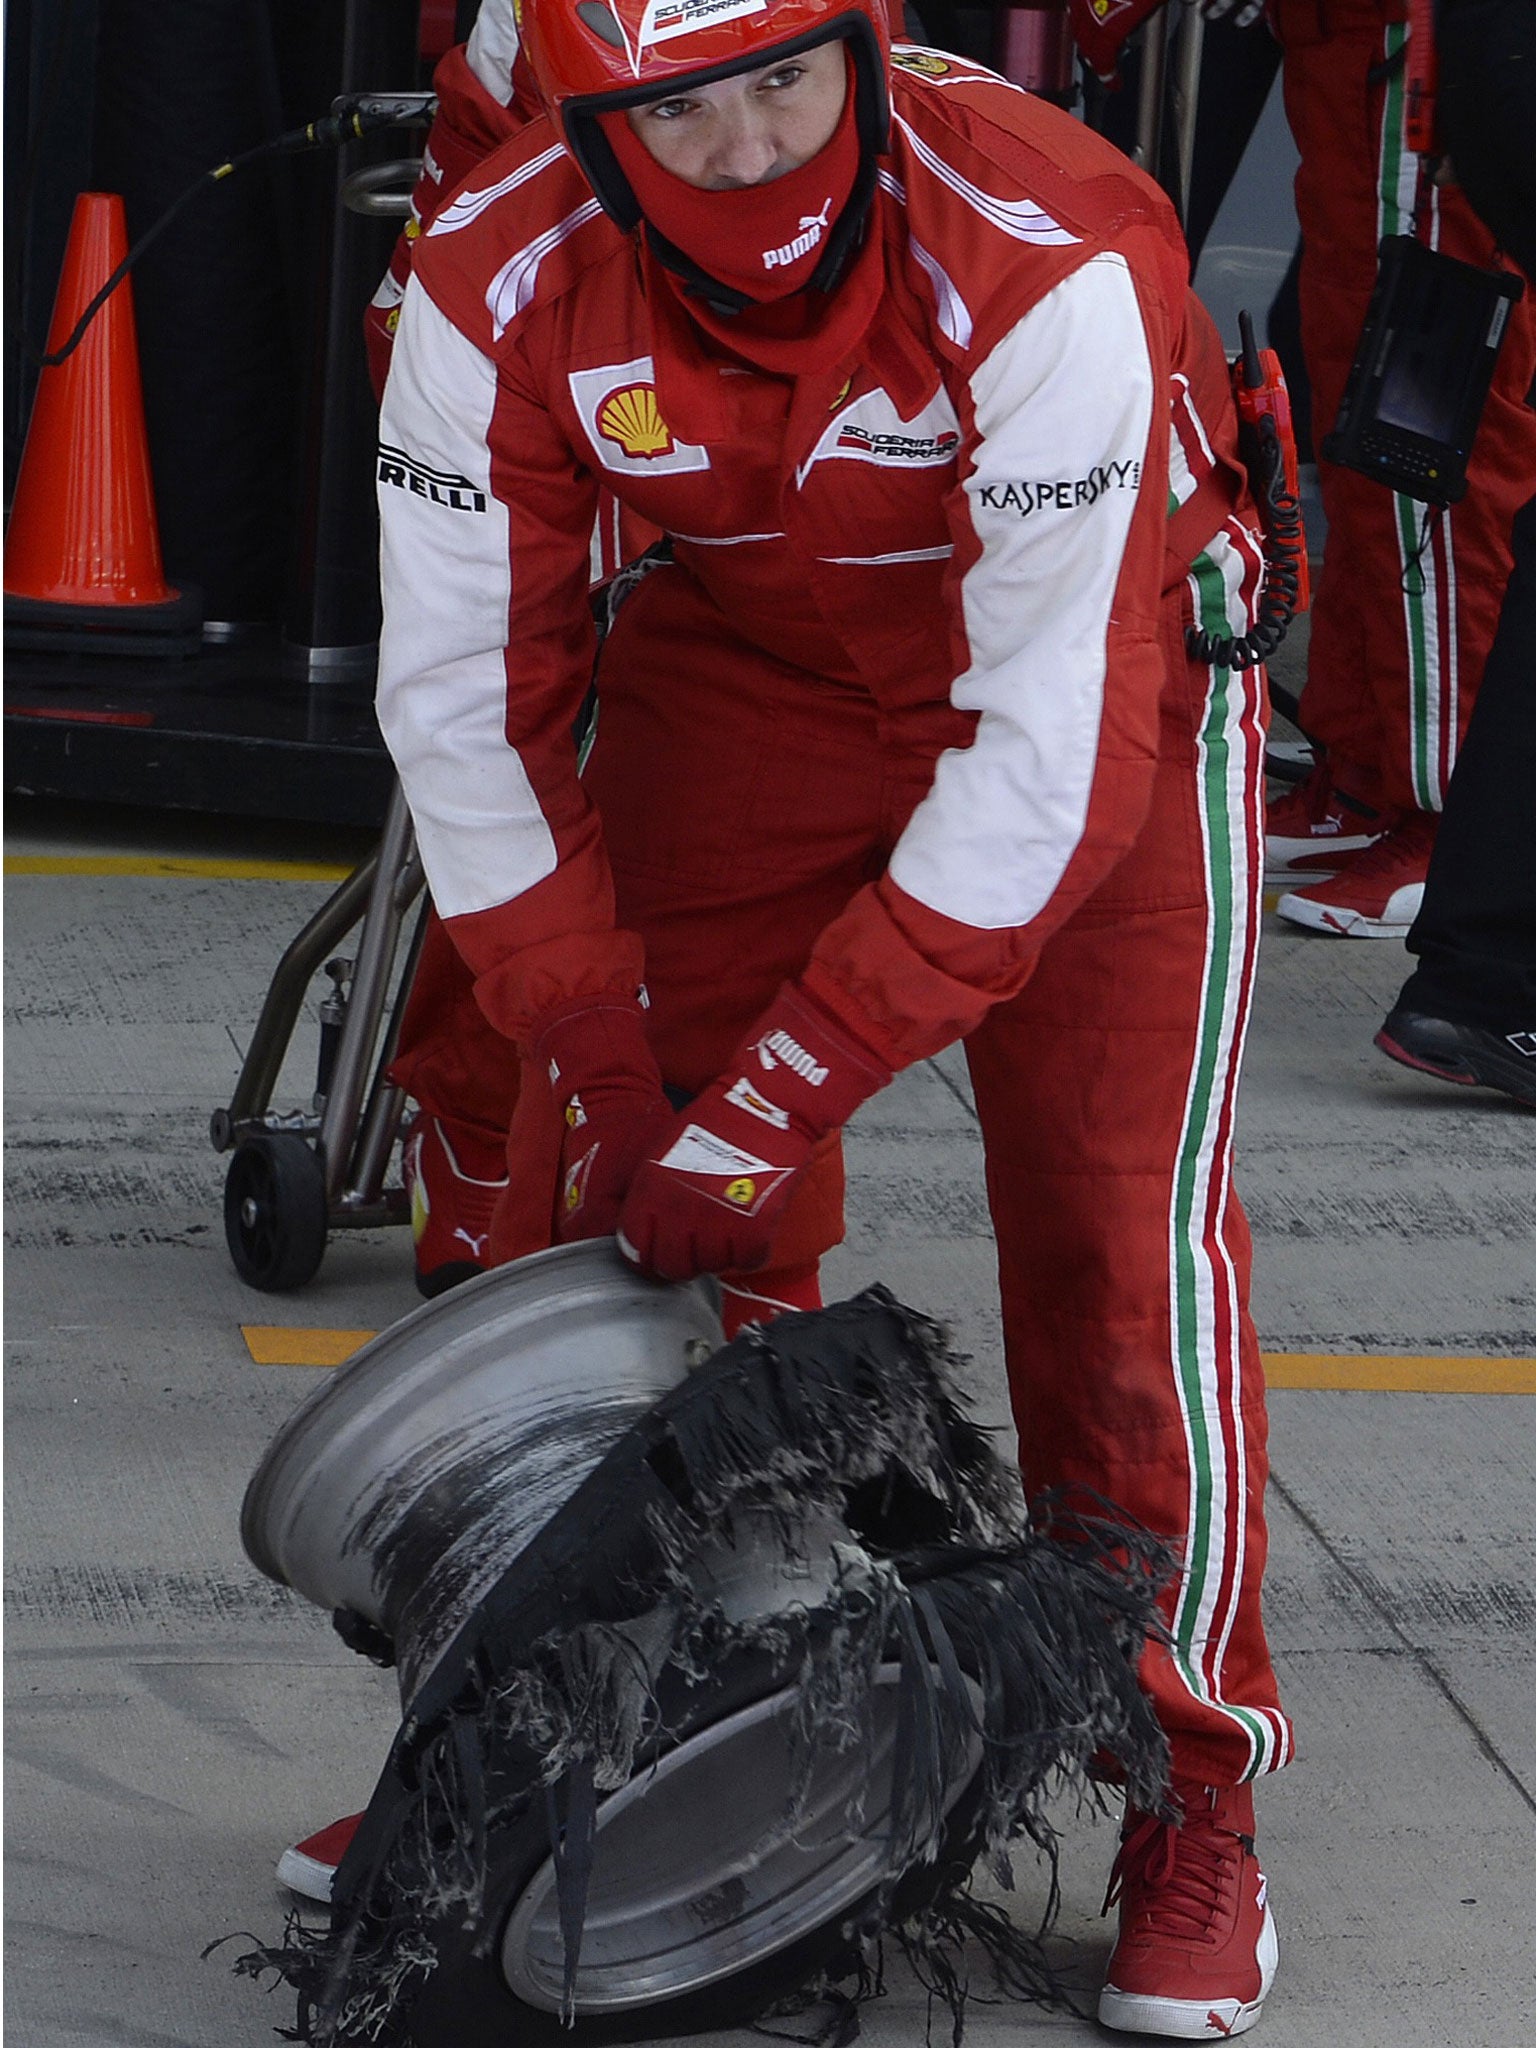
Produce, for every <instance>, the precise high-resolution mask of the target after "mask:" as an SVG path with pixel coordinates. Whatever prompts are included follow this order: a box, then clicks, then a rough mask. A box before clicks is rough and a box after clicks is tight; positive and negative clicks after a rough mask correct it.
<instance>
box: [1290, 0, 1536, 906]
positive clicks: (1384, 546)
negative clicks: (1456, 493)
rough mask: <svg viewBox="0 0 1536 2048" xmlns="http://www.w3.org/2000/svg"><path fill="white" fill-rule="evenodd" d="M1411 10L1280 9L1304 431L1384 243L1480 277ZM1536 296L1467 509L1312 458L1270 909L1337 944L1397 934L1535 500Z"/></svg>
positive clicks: (1340, 375)
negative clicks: (1419, 95)
mask: <svg viewBox="0 0 1536 2048" xmlns="http://www.w3.org/2000/svg"><path fill="white" fill-rule="evenodd" d="M1408 11H1409V9H1408V0H1273V5H1272V9H1271V15H1270V19H1271V21H1272V23H1273V25H1274V28H1275V32H1276V33H1277V35H1278V36H1279V38H1280V42H1281V45H1282V48H1283V51H1284V90H1285V105H1286V112H1287V115H1288V117H1289V119H1290V124H1291V129H1292V132H1293V134H1294V136H1295V139H1296V144H1297V148H1298V150H1299V151H1300V155H1301V164H1300V168H1299V170H1298V172H1297V176H1296V211H1297V217H1298V220H1299V222H1300V226H1301V236H1302V248H1303V256H1302V267H1301V323H1302V346H1303V349H1304V351H1305V354H1306V359H1307V367H1308V370H1309V372H1310V375H1311V380H1312V392H1313V431H1314V441H1315V443H1317V444H1318V445H1320V444H1321V440H1322V437H1323V435H1324V434H1325V433H1326V432H1327V431H1328V430H1329V429H1330V428H1331V426H1332V425H1333V422H1334V419H1335V416H1336V415H1337V412H1338V407H1339V401H1340V398H1341V396H1342V394H1343V390H1344V385H1345V380H1346V378H1347V375H1348V372H1349V367H1350V364H1351V362H1352V361H1353V358H1354V355H1355V350H1356V347H1357V345H1358V343H1359V340H1360V334H1361V330H1362V328H1363V326H1364V323H1365V315H1366V308H1367V305H1368V303H1369V301H1370V297H1371V292H1372V289H1373V287H1374V284H1375V279H1376V264H1377V247H1378V244H1379V242H1380V240H1381V238H1382V237H1383V236H1385V235H1407V234H1412V235H1416V236H1417V237H1419V238H1420V239H1421V240H1423V241H1424V242H1426V243H1428V244H1429V245H1430V246H1431V247H1434V248H1436V249H1439V250H1441V251H1443V252H1444V253H1445V254H1447V255H1449V256H1454V257H1459V258H1460V259H1461V260H1462V261H1464V262H1467V263H1473V264H1477V265H1479V266H1481V267H1487V266H1488V265H1490V264H1491V263H1492V262H1493V260H1494V257H1495V251H1496V246H1497V238H1496V235H1495V233H1494V232H1493V230H1492V229H1490V228H1489V227H1488V226H1486V225H1485V224H1484V222H1483V221H1482V220H1480V219H1479V218H1478V216H1477V214H1476V213H1475V212H1474V211H1473V209H1472V207H1471V206H1470V205H1469V204H1468V202H1467V198H1466V195H1465V194H1464V193H1463V192H1461V191H1460V190H1458V189H1456V188H1455V187H1446V186H1439V185H1436V184H1435V183H1434V181H1433V179H1432V178H1431V176H1430V174H1429V171H1428V169H1427V167H1426V165H1425V162H1424V160H1423V159H1422V158H1420V157H1419V156H1417V155H1415V154H1414V153H1413V151H1412V150H1411V149H1410V148H1409V147H1408V142H1407V136H1406V115H1407V59H1408V43H1409V26H1408V21H1407V15H1408ZM1533 373H1536V304H1533V302H1532V299H1531V297H1530V296H1529V295H1527V297H1526V299H1525V300H1524V301H1523V302H1522V303H1521V304H1520V305H1518V306H1517V307H1516V308H1515V309H1514V311H1513V313H1512V314H1511V317H1510V322H1509V331H1508V334H1507V336H1506V339H1505V342H1504V347H1503V351H1502V354H1501V356H1500V360H1499V365H1498V370H1497V374H1496V376H1495V379H1494V384H1493V389H1492V391H1491V392H1490V394H1489V397H1488V402H1487V407H1486V409H1485V412H1484V415H1483V421H1482V426H1481V430H1480V432H1479V434H1478V437H1477V441H1476V444H1475V446H1474V448H1473V451H1472V459H1471V462H1470V465H1469V469H1468V488H1467V493H1466V496H1465V497H1464V498H1463V499H1462V501H1461V502H1460V503H1459V504H1457V505H1454V506H1452V507H1450V508H1449V509H1447V510H1446V511H1444V512H1443V513H1440V512H1432V511H1431V509H1430V508H1429V507H1428V506H1426V505H1423V504H1421V503H1419V502H1418V501H1417V500H1416V499H1413V498H1408V497H1404V496H1402V495H1400V494H1397V493H1394V492H1392V491H1390V490H1389V489H1387V488H1385V487H1384V486H1383V485H1381V484H1379V483H1375V482H1373V481H1372V480H1371V479H1370V478H1368V477H1365V476H1361V475H1359V474H1357V473H1356V472H1354V471H1352V470H1347V469H1342V468H1338V467H1336V466H1335V465H1333V464H1331V463H1329V462H1327V461H1326V460H1320V461H1319V465H1318V474H1319V484H1320V488H1321V492H1322V500H1323V509H1324V513H1325V515H1326V519H1327V540H1326V545H1325V552H1324V557H1323V567H1322V573H1321V576H1320V577H1319V579H1318V582H1317V587H1316V590H1315V592H1314V595H1313V600H1312V622H1311V643H1310V649H1309V655H1308V666H1307V682H1306V688H1305V690H1304V692H1303V694H1302V698H1301V720H1302V724H1303V726H1304V727H1305V729H1306V730H1307V732H1308V733H1309V735H1311V736H1312V737H1313V738H1314V740H1315V741H1316V742H1318V743H1319V744H1320V746H1321V748H1322V750H1323V753H1322V757H1321V759H1320V760H1319V761H1318V764H1317V766H1316V767H1315V768H1314V770H1313V773H1312V775H1311V776H1310V777H1309V779H1308V780H1307V781H1306V782H1305V783H1303V784H1301V785H1300V786H1299V787H1297V788H1295V789H1292V790H1288V791H1286V792H1285V793H1284V794H1283V795H1281V796H1279V797H1277V798H1276V799H1275V800H1274V801H1273V802H1272V803H1271V804H1270V806H1269V811H1268V817H1267V822H1266V855H1267V864H1268V868H1269V872H1270V874H1271V875H1272V876H1281V877H1284V878H1285V879H1287V880H1289V881H1290V882H1291V883H1292V885H1293V886H1292V887H1291V889H1290V891H1289V892H1288V893H1286V894H1284V895H1283V896H1282V897H1281V899H1280V903H1279V906H1278V907H1279V912H1280V915H1281V916H1282V917H1284V918H1287V919H1289V920H1290V921H1291V922H1293V923H1295V924H1299V925H1303V926H1306V927H1308V928H1309V929H1311V930H1314V931H1317V932H1321V933H1325V934H1330V935H1333V936H1336V937H1348V938H1402V937H1404V936H1405V934H1406V933H1407V931H1408V928H1409V926H1410V925H1411V924H1412V923H1413V920H1414V918H1415V916H1416V915H1417V913H1418V910H1419V905H1420V903H1421V901H1422V898H1423V894H1424V878H1425V874H1426V872H1427V870H1428V866H1429V858H1430V852H1431V849H1432V847H1433V845H1434V843H1435V834H1436V828H1437V825H1438V823H1439V814H1440V811H1441V808H1442V806H1443V804H1444V802H1445V793H1446V789H1447V786H1448V785H1449V783H1450V780H1451V773H1452V770H1453V768H1454V766H1455V763H1456V757H1457V754H1458V751H1459V749H1460V746H1461V742H1462V738H1463V736H1464V734H1465V732H1466V729H1467V722H1468V720H1469V718H1470V717H1471V713H1472V706H1473V704H1474V702H1475V700H1476V697H1477V693H1478V688H1479V685H1480V683H1481V681H1482V676H1483V668H1484V664H1485V662H1486V660H1487V658H1488V651H1489V648H1490V647H1491V645H1492V643H1493V636H1494V629H1495V626H1496V624H1497V621H1498V616H1499V606H1500V603H1501V600H1502V598H1503V594H1504V587H1505V584H1506V582H1507V580H1508V576H1509V568H1510V547H1509V542H1510V531H1511V526H1512V523H1513V520H1514V515H1515V510H1516V508H1517V507H1518V506H1519V505H1521V504H1523V503H1524V501H1525V500H1526V499H1527V498H1529V497H1530V495H1531V493H1532V491H1533V489H1536V415H1533V414H1532V412H1531V410H1530V408H1529V407H1528V406H1527V405H1526V403H1525V395H1526V392H1527V391H1528V390H1529V388H1530V385H1531V380H1532V376H1533Z"/></svg>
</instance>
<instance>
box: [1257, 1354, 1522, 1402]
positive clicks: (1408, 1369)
mask: <svg viewBox="0 0 1536 2048" xmlns="http://www.w3.org/2000/svg"><path fill="white" fill-rule="evenodd" d="M1264 1377H1265V1379H1266V1380H1267V1381H1268V1382H1269V1384H1270V1386H1272V1387H1332V1388H1336V1389H1337V1390H1339V1391H1340V1392H1344V1393H1373V1392H1379V1393H1390V1394H1536V1358H1447V1357H1430V1358H1412V1357H1399V1356H1394V1355H1392V1354H1390V1353H1382V1354H1378V1355H1376V1356H1371V1355H1369V1354H1357V1355H1354V1356H1350V1355H1347V1354H1346V1355H1343V1356H1340V1355H1338V1354H1334V1353H1317V1352H1309V1351H1266V1352H1265V1353H1264Z"/></svg>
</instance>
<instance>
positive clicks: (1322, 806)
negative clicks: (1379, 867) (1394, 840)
mask: <svg viewBox="0 0 1536 2048" xmlns="http://www.w3.org/2000/svg"><path fill="white" fill-rule="evenodd" d="M1401 816H1402V813H1401V812H1400V811H1391V810H1378V809H1377V808H1376V807H1375V806H1374V805H1373V804H1368V803H1363V802H1362V801H1361V800H1360V798H1359V797H1355V796H1350V795H1349V794H1347V792H1345V791H1344V790H1342V789H1340V788H1339V786H1338V785H1337V783H1336V782H1335V781H1334V779H1333V777H1332V775H1331V774H1330V773H1329V772H1328V764H1327V763H1326V762H1325V761H1319V762H1318V764H1317V766H1316V767H1315V768H1314V769H1313V770H1312V773H1311V774H1310V775H1309V776H1308V777H1307V779H1306V781H1305V782H1298V783H1296V784H1295V785H1294V786H1293V787H1292V788H1290V789H1287V790H1284V791H1282V792H1281V794H1280V795H1279V796H1277V797H1272V798H1271V799H1270V801H1269V803H1268V804H1267V805H1266V806H1265V810H1264V869H1265V872H1266V874H1270V875H1329V874H1332V873H1333V871H1334V870H1335V869H1336V868H1337V867H1338V866H1339V864H1340V862H1341V861H1343V860H1346V859H1347V858H1348V857H1349V855H1351V854H1353V853H1362V852H1364V850H1365V848H1366V847H1368V846H1373V845H1374V844H1375V842H1376V841H1377V840H1378V839H1379V838H1380V837H1381V835H1382V833H1383V832H1387V831H1390V829H1391V828H1392V826H1393V825H1395V824H1396V823H1397V822H1398V820H1399V818H1400V817H1401Z"/></svg>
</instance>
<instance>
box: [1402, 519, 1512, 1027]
mask: <svg viewBox="0 0 1536 2048" xmlns="http://www.w3.org/2000/svg"><path fill="white" fill-rule="evenodd" d="M1512 544H1513V549H1514V558H1515V561H1514V568H1513V569H1512V571H1511V572H1510V578H1509V588H1508V590H1507V592H1506V594H1505V598H1504V605H1503V609H1502V610H1501V611H1500V613H1499V629H1498V632H1497V634H1496V635H1495V636H1494V642H1493V647H1492V649H1491V651H1490V653H1489V656H1488V666H1487V667H1486V669H1485V670H1484V671H1483V680H1482V683H1481V685H1480V687H1479V690H1478V695H1477V704H1476V707H1475V709H1474V710H1473V713H1472V722H1471V724H1470V725H1469V726H1468V728H1467V736H1466V738H1465V740H1464V741H1463V742H1462V748H1461V752H1460V754H1459V755H1458V756H1457V759H1456V768H1455V772H1454V773H1453V775H1452V776H1451V780H1450V786H1449V788H1448V789H1447V791H1446V798H1445V810H1444V814H1443V815H1442V817H1441V820H1440V829H1439V831H1438V833H1437V834H1436V838H1435V850H1434V853H1433V855H1432V856H1431V859H1430V863H1429V876H1428V879H1427V881H1426V883H1425V885H1424V904H1423V908H1422V909H1421V910H1420V912H1419V915H1418V919H1417V921H1416V922H1415V924H1414V927H1413V929H1412V931H1411V932H1410V933H1409V934H1408V950H1409V952H1410V953H1413V954H1416V955H1417V957H1418V962H1419V965H1418V968H1417V969H1416V971H1415V972H1414V973H1413V974H1412V975H1411V976H1410V977H1409V979H1408V982H1407V984H1406V985H1405V987H1404V988H1403V991H1402V993H1401V995H1400V996H1399V997H1398V1003H1399V1004H1400V1005H1401V1006H1402V1007H1403V1008H1404V1009H1408V1010H1418V1011H1421V1012H1423V1013H1425V1014H1427V1015H1429V1016H1433V1017H1447V1018H1449V1019H1450V1020H1451V1021H1452V1022H1453V1023H1456V1024H1474V1025H1477V1026H1478V1027H1479V1028H1480V1029H1483V1030H1492V1031H1499V1032H1505V1031H1517V1030H1521V1031H1529V1030H1533V1029H1536V498H1532V499H1530V500H1529V501H1528V502H1527V503H1526V504H1525V505H1523V506H1522V507H1521V508H1520V510H1519V512H1518V513H1516V515H1515V524H1514V531H1513V535H1512Z"/></svg>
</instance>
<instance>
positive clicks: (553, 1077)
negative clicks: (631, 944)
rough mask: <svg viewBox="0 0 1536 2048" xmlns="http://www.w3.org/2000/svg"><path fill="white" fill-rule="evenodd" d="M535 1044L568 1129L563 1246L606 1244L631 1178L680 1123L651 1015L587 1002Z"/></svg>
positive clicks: (545, 1025) (550, 1025) (545, 1022)
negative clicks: (654, 1045) (589, 1241)
mask: <svg viewBox="0 0 1536 2048" xmlns="http://www.w3.org/2000/svg"><path fill="white" fill-rule="evenodd" d="M531 1044H532V1050H533V1056H534V1059H535V1061H537V1062H538V1063H539V1064H541V1065H543V1066H544V1067H545V1068H546V1070H547V1072H548V1075H549V1085H550V1091H551V1093H552V1094H553V1096H554V1098H555V1102H556V1105H557V1106H558V1108H559V1110H560V1113H561V1116H562V1118H563V1119H564V1122H565V1134H564V1137H563V1138H562V1140H561V1144H560V1185H559V1190H558V1193H557V1196H556V1201H555V1236H556V1239H557V1240H558V1242H559V1243H561V1244H571V1243H573V1242H574V1241H575V1240H576V1239H577V1238H583V1237H607V1236H608V1235H609V1234H610V1233H611V1232H612V1230H613V1228H614V1226H615V1224H616V1223H617V1221H618V1215H619V1204H620V1202H621V1201H622V1200H623V1198H624V1191H625V1189H626V1188H627V1187H628V1186H629V1182H630V1177H631V1175H632V1174H633V1173H634V1170H635V1168H636V1167H637V1166H638V1165H639V1163H640V1161H641V1160H642V1159H644V1158H645V1157H646V1156H647V1154H648V1153H650V1152H651V1151H653V1150H654V1149H655V1147H656V1145H657V1144H658V1143H659V1142H660V1140H661V1137H662V1135H663V1134H664V1133H665V1131H666V1129H667V1126H668V1125H669V1124H670V1123H671V1121H672V1117H673V1109H672V1105H671V1103H670V1102H668V1100H667V1098H666V1095H665V1094H664V1093H663V1091H662V1085H661V1069H660V1068H659V1067H658V1066H657V1064H656V1055H655V1054H654V1053H653V1052H652V1051H651V1047H650V1042H649V1040H648V1039H647V1038H646V1035H645V1011H644V1009H643V1008H642V1007H641V1005H640V1003H639V1002H638V1001H636V1000H635V999H634V998H633V997H626V996H614V995H607V996H584V997H582V998H581V999H580V1000H579V1001H577V1002H572V1003H566V1004H564V1005H562V1006H561V1008H559V1009H558V1010H551V1011H550V1012H549V1013H548V1014H547V1015H546V1016H545V1017H543V1018H542V1019H541V1020H540V1022H539V1024H538V1026H537V1027H536V1029H535V1030H534V1032H533V1034H532V1039H531Z"/></svg>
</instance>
